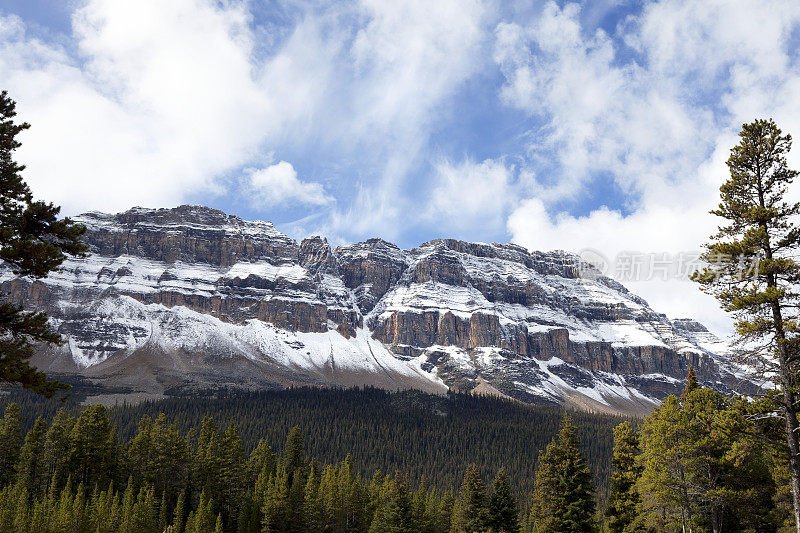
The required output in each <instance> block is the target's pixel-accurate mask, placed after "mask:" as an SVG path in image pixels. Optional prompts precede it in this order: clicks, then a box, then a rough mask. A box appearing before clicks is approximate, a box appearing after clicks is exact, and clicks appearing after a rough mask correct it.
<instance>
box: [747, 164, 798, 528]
mask: <svg viewBox="0 0 800 533" xmlns="http://www.w3.org/2000/svg"><path fill="white" fill-rule="evenodd" d="M756 173H757V180H758V181H757V186H758V203H759V205H760V206H761V208H762V209H763V208H765V207H766V204H765V201H764V187H763V185H762V172H761V165H760V164H759V163H758V162H757V165H756ZM759 225H760V227H761V229H762V230H763V231H764V235H765V239H764V241H763V243H762V249H763V251H764V256H765V258H766V259H768V260H772V259H773V256H772V242H771V240H770V234H769V230H768V228H767V223H766V222H761V223H760V224H759ZM767 287H769V288H771V289H777V288H778V279H777V277H776V276H775V273H774V272H770V273H769V274H768V275H767ZM770 305H771V308H772V321H773V327H774V328H775V341H776V344H777V347H778V364H779V368H780V382H781V387H782V388H783V413H784V418H785V420H786V444H787V445H788V447H789V478H790V482H789V483H790V487H791V489H792V504H793V507H794V525H795V529H796V531H797V533H800V442H798V435H797V430H798V429H797V411H796V409H795V403H794V402H795V398H794V391H793V389H792V386H793V384H792V381H793V380H792V374H791V371H790V369H789V354H788V353H786V331H785V330H784V328H783V313H782V311H781V304H780V302H779V301H778V299H777V298H776V299H774V300H773V301H772V303H771V304H770Z"/></svg>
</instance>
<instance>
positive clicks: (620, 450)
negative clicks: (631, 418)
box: [605, 381, 691, 533]
mask: <svg viewBox="0 0 800 533" xmlns="http://www.w3.org/2000/svg"><path fill="white" fill-rule="evenodd" d="M690 382H691V381H690ZM687 388H688V387H687ZM638 455H639V434H638V433H637V432H636V430H634V428H633V427H632V426H631V424H630V423H629V422H623V423H622V424H620V425H618V426H617V427H615V428H614V458H613V459H612V461H611V465H612V467H613V468H614V472H613V473H612V474H611V493H610V495H609V497H608V507H607V508H606V512H605V516H606V519H607V522H606V525H607V527H608V530H609V531H610V532H611V533H623V532H634V531H639V530H641V528H638V527H637V526H636V524H635V523H636V519H637V513H638V510H639V503H640V498H639V492H638V491H637V490H636V480H638V479H639V476H641V474H642V468H641V466H640V465H639V464H638V463H637V461H636V458H637V456H638Z"/></svg>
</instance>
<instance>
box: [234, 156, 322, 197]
mask: <svg viewBox="0 0 800 533" xmlns="http://www.w3.org/2000/svg"><path fill="white" fill-rule="evenodd" d="M247 174H248V184H249V186H250V193H251V195H252V198H253V201H254V202H255V203H257V204H259V205H265V206H275V205H288V204H292V203H300V204H309V205H325V204H328V203H330V202H331V201H333V199H332V198H331V197H330V196H328V195H327V194H325V190H324V189H323V187H322V184H320V183H316V182H303V181H300V180H299V179H297V171H296V170H295V169H294V167H293V166H292V164H291V163H287V162H286V161H279V162H277V163H275V164H274V165H270V166H268V167H266V168H261V169H250V170H248V171H247Z"/></svg>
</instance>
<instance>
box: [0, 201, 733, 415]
mask: <svg viewBox="0 0 800 533" xmlns="http://www.w3.org/2000/svg"><path fill="white" fill-rule="evenodd" d="M79 220H80V221H81V222H82V223H84V224H85V225H86V226H87V228H88V231H87V235H86V240H87V242H88V244H89V245H90V248H91V252H92V255H91V256H89V257H88V258H86V259H77V260H73V259H71V260H68V261H67V262H65V263H64V265H63V268H62V269H61V270H60V271H59V272H56V273H54V274H52V275H51V276H50V277H48V278H47V279H45V280H42V281H31V280H28V279H21V278H17V277H15V276H14V275H13V274H12V273H11V271H10V270H9V269H8V268H6V267H4V266H0V291H1V292H2V294H4V297H5V298H9V299H10V300H12V301H16V302H24V303H25V304H26V305H32V306H35V307H38V308H41V309H44V310H46V311H47V312H48V313H49V314H50V316H51V317H52V320H53V322H54V324H55V325H56V326H57V328H58V329H59V331H60V332H61V333H62V334H63V335H64V336H65V338H66V339H67V343H66V344H65V345H64V346H63V347H61V348H55V349H53V348H43V349H42V350H41V353H40V354H38V355H37V360H36V362H37V363H38V364H39V365H40V366H43V367H45V368H47V369H49V370H51V371H60V372H76V373H81V374H84V375H86V376H89V377H91V378H93V379H96V380H98V381H101V382H103V381H105V382H107V383H114V384H124V385H126V386H127V387H129V388H132V389H135V390H141V391H145V392H148V393H161V392H164V391H165V390H169V389H171V388H174V387H181V388H186V387H206V386H210V385H211V386H216V385H238V386H245V387H259V386H270V385H275V384H279V385H286V384H299V383H312V384H320V385H354V384H374V385H377V386H382V387H387V388H392V389H395V388H408V387H416V388H421V389H423V390H427V391H432V392H443V391H445V390H447V388H448V387H449V388H454V389H460V390H477V391H482V392H488V393H495V394H503V395H506V396H510V397H513V398H517V399H520V400H523V401H527V402H552V403H562V404H563V403H567V404H571V405H575V406H579V407H582V408H586V409H594V410H605V411H616V412H619V411H623V412H642V411H645V410H647V409H649V408H651V407H652V405H654V404H656V403H657V402H658V401H659V399H661V398H663V397H664V396H665V395H666V394H669V393H673V392H677V391H679V390H680V389H681V387H682V380H683V378H684V376H685V375H686V373H687V371H688V369H689V366H690V365H693V366H694V367H695V369H696V371H697V373H698V375H699V376H700V379H701V380H702V381H704V382H706V383H707V384H709V385H712V386H714V387H716V388H718V389H722V390H731V389H733V388H737V387H738V388H741V387H746V386H747V384H746V383H742V382H741V381H739V380H737V379H736V377H735V374H736V369H734V368H733V367H732V366H731V364H730V363H729V355H730V353H729V348H728V347H727V346H726V345H725V343H723V342H721V341H720V340H719V339H716V338H715V337H714V336H713V335H712V334H711V333H709V332H708V331H707V330H706V329H705V328H704V327H703V326H702V325H700V324H698V323H696V322H693V321H691V320H689V319H683V320H678V321H674V322H670V321H669V320H668V319H667V318H666V317H665V316H664V315H661V314H659V313H656V312H655V311H653V310H652V309H650V307H649V306H648V305H647V303H646V302H645V301H644V300H642V299H641V298H639V297H637V296H635V295H633V294H631V293H629V292H628V291H627V290H626V289H625V288H624V287H623V286H622V285H620V284H619V283H617V282H615V281H613V280H611V279H609V278H605V277H603V276H600V275H599V273H597V272H596V271H594V270H593V269H592V268H591V266H590V265H586V264H581V262H580V260H579V258H578V257H576V256H574V255H572V254H568V253H564V252H547V253H543V252H532V253H531V252H528V251H527V250H525V249H524V248H522V247H519V246H516V245H512V244H478V243H467V242H462V241H456V240H451V239H444V240H435V241H431V242H428V243H425V244H423V245H421V246H419V247H418V248H415V249H413V250H401V249H400V248H398V247H397V246H395V245H394V244H391V243H389V242H386V241H383V240H381V239H370V240H367V241H366V242H362V243H358V244H352V245H348V246H340V247H337V248H335V249H331V247H330V246H329V245H328V242H327V241H326V240H325V239H324V238H321V237H312V238H308V239H304V240H303V241H302V242H301V243H299V244H298V243H297V242H295V241H294V240H292V239H290V238H289V237H287V236H285V235H283V234H282V233H280V232H279V231H277V230H276V229H275V227H274V226H273V225H272V224H271V223H269V222H249V221H244V220H242V219H240V218H238V217H235V216H231V215H226V214H224V213H222V212H220V211H217V210H214V209H209V208H205V207H199V206H180V207H177V208H174V209H157V210H153V209H141V208H134V209H132V210H130V211H127V212H125V213H120V214H117V215H107V214H102V213H88V214H86V215H83V216H81V217H79Z"/></svg>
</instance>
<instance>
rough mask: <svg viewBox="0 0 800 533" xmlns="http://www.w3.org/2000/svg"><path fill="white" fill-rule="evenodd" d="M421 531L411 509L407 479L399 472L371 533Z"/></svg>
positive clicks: (370, 530)
mask: <svg viewBox="0 0 800 533" xmlns="http://www.w3.org/2000/svg"><path fill="white" fill-rule="evenodd" d="M418 531H419V529H418V527H417V525H416V524H415V523H414V513H413V511H412V508H411V495H410V494H409V492H408V483H407V481H406V479H405V477H404V476H403V475H402V474H401V473H400V472H397V473H395V475H394V479H392V483H391V486H390V488H389V494H388V497H387V499H386V502H385V503H384V505H383V507H382V508H381V509H380V510H379V511H378V514H377V515H376V517H375V519H374V520H373V522H372V526H371V527H370V528H369V532H370V533H415V532H418Z"/></svg>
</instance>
